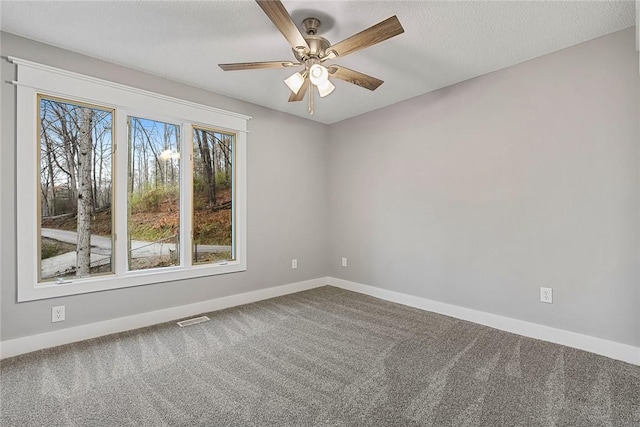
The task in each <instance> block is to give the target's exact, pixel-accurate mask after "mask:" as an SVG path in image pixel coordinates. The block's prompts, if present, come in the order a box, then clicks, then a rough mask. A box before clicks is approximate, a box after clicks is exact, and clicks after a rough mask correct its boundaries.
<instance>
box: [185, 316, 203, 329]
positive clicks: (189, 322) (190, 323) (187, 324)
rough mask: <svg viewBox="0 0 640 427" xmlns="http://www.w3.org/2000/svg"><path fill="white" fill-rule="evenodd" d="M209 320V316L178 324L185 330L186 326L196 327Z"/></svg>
mask: <svg viewBox="0 0 640 427" xmlns="http://www.w3.org/2000/svg"><path fill="white" fill-rule="evenodd" d="M208 320H209V318H208V317H207V316H200V317H194V318H193V319H187V320H182V321H180V322H178V326H180V327H181V328H184V327H185V326H191V325H195V324H197V323H202V322H206V321H208Z"/></svg>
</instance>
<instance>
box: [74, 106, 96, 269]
mask: <svg viewBox="0 0 640 427" xmlns="http://www.w3.org/2000/svg"><path fill="white" fill-rule="evenodd" d="M92 118H93V112H92V111H91V109H89V108H81V109H80V123H79V131H80V132H79V133H80V135H79V138H78V139H79V141H78V142H79V143H78V181H79V189H78V218H77V220H78V224H77V230H78V245H77V249H76V253H77V267H76V276H88V275H89V273H90V267H91V210H92V201H91V193H92V191H91V190H92V188H91V165H92V161H91V157H92V156H91V152H92V148H93V144H92V142H91V139H92V138H91V128H92V125H91V124H92Z"/></svg>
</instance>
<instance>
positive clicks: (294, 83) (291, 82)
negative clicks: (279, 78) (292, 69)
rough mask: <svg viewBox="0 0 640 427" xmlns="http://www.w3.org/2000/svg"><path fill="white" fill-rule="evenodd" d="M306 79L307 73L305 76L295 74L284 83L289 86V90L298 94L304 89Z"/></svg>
mask: <svg viewBox="0 0 640 427" xmlns="http://www.w3.org/2000/svg"><path fill="white" fill-rule="evenodd" d="M305 77H306V72H305V74H301V73H293V74H292V75H291V76H289V77H288V78H286V79H285V81H284V82H285V83H286V85H287V86H289V89H291V92H293V93H295V94H297V93H298V92H299V91H300V89H301V88H302V85H303V84H304V79H305Z"/></svg>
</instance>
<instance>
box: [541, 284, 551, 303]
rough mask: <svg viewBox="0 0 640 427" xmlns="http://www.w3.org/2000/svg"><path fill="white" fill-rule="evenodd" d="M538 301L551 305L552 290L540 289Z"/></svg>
mask: <svg viewBox="0 0 640 427" xmlns="http://www.w3.org/2000/svg"><path fill="white" fill-rule="evenodd" d="M540 301H541V302H546V303H549V304H553V289H552V288H542V287H541V288H540Z"/></svg>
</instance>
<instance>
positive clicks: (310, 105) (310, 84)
mask: <svg viewBox="0 0 640 427" xmlns="http://www.w3.org/2000/svg"><path fill="white" fill-rule="evenodd" d="M309 114H310V115H312V116H313V83H311V82H309Z"/></svg>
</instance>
